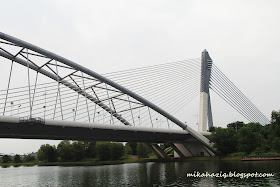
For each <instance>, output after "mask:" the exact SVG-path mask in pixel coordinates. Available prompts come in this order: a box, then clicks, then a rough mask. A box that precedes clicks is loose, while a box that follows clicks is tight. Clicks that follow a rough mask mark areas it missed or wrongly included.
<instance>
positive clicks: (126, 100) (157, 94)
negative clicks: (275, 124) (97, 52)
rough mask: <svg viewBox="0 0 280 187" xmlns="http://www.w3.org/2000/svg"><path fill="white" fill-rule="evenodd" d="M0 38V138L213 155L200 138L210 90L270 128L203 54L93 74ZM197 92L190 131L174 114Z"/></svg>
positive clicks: (207, 123) (208, 121)
mask: <svg viewBox="0 0 280 187" xmlns="http://www.w3.org/2000/svg"><path fill="white" fill-rule="evenodd" d="M0 39H1V40H0V44H1V45H0V56H1V57H2V58H1V61H3V62H5V66H6V64H7V65H8V64H9V65H10V70H9V73H8V79H7V80H8V81H7V88H6V89H3V90H0V110H1V111H2V115H1V116H0V137H1V138H28V139H59V140H61V139H74V140H96V141H120V142H126V141H137V142H146V145H147V146H148V147H149V148H150V149H151V150H153V152H154V153H155V154H156V155H157V156H158V157H168V156H167V155H166V154H165V153H164V152H163V151H162V150H161V149H160V147H159V146H158V143H163V142H165V143H169V144H170V145H171V146H172V147H173V149H174V150H175V152H176V155H177V156H180V157H190V156H213V155H215V153H216V151H215V149H214V148H213V147H212V145H211V143H210V142H209V140H208V139H207V138H206V137H207V136H209V135H210V133H209V132H207V129H208V128H210V127H212V126H213V117H212V108H211V99H210V92H209V90H212V91H214V92H215V93H216V94H218V95H219V96H220V97H221V98H222V99H224V100H225V101H226V102H227V103H228V104H230V105H231V106H232V107H233V108H234V109H235V110H236V111H238V112H239V113H240V114H241V115H242V116H244V117H245V118H246V119H247V120H248V121H252V122H259V123H261V124H268V123H269V120H268V119H267V118H266V117H265V116H264V115H263V114H262V113H261V112H260V111H259V110H258V109H257V107H256V106H255V105H254V104H253V103H252V102H251V101H250V100H249V99H248V98H247V97H246V96H245V95H244V94H243V93H242V92H241V91H240V90H239V89H238V88H237V87H236V86H235V85H234V84H233V83H232V82H231V81H230V80H229V79H228V78H227V77H226V76H225V75H224V74H223V73H222V72H221V71H220V70H219V69H218V67H217V66H216V65H215V64H214V63H213V62H212V59H211V58H210V56H209V54H208V52H207V51H206V50H204V51H203V52H202V57H201V58H200V59H190V60H184V61H179V62H172V63H168V64H161V65H157V66H150V67H144V68H139V69H133V70H128V71H121V72H113V73H109V74H105V75H100V74H98V73H96V72H94V71H92V70H90V69H88V68H86V67H83V66H81V65H79V64H77V63H75V62H73V61H71V60H68V59H66V58H63V57H61V56H59V55H57V54H54V53H52V52H50V51H47V50H45V49H42V48H40V47H38V46H35V45H33V44H30V43H28V42H25V41H23V40H20V39H17V38H15V37H13V36H10V35H8V34H5V33H0ZM19 68H20V70H17V69H19ZM23 71H25V72H26V76H25V77H24V76H22V72H23ZM24 79H26V80H24ZM182 84H186V85H187V87H186V88H181V85H182ZM13 85H15V86H13ZM199 87H200V106H199V108H200V109H199V122H198V126H199V128H198V131H195V130H194V129H192V128H191V127H189V126H188V125H187V124H186V123H184V122H182V121H181V120H179V119H178V118H176V117H174V115H173V114H174V113H176V112H178V111H180V109H181V108H182V107H183V106H184V105H186V104H187V103H189V102H190V101H191V100H192V99H193V98H194V97H195V96H196V94H195V93H196V91H197V90H199ZM174 93H179V94H178V95H179V96H176V97H173V95H174Z"/></svg>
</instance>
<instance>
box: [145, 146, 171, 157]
mask: <svg viewBox="0 0 280 187" xmlns="http://www.w3.org/2000/svg"><path fill="white" fill-rule="evenodd" d="M146 145H147V147H148V148H149V149H150V150H151V151H152V152H153V153H154V154H155V155H156V156H157V157H158V158H169V156H168V155H167V154H166V153H165V152H164V150H162V149H161V148H160V146H158V144H150V143H146Z"/></svg>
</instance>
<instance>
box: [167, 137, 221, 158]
mask: <svg viewBox="0 0 280 187" xmlns="http://www.w3.org/2000/svg"><path fill="white" fill-rule="evenodd" d="M172 144H173V143H172ZM172 144H170V146H171V147H172V148H173V149H174V157H175V158H179V157H180V158H186V157H195V156H215V154H214V153H213V152H212V151H210V150H209V149H207V148H206V147H205V146H204V145H202V144H201V143H200V142H197V141H190V142H184V143H174V144H173V145H172Z"/></svg>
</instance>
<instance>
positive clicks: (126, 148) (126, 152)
mask: <svg viewBox="0 0 280 187" xmlns="http://www.w3.org/2000/svg"><path fill="white" fill-rule="evenodd" d="M124 150H125V154H127V155H132V154H133V151H132V149H131V147H130V146H128V145H127V143H126V144H125V147H124Z"/></svg>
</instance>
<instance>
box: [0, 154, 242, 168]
mask: <svg viewBox="0 0 280 187" xmlns="http://www.w3.org/2000/svg"><path fill="white" fill-rule="evenodd" d="M215 160H217V161H218V160H225V161H227V160H229V161H233V160H237V161H240V160H241V156H237V157H219V156H213V157H190V158H169V159H158V158H135V157H133V158H130V159H126V160H109V161H98V160H92V161H79V162H29V163H0V166H2V167H9V166H14V167H18V166H34V165H38V166H100V165H116V164H126V163H144V162H187V161H215Z"/></svg>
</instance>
